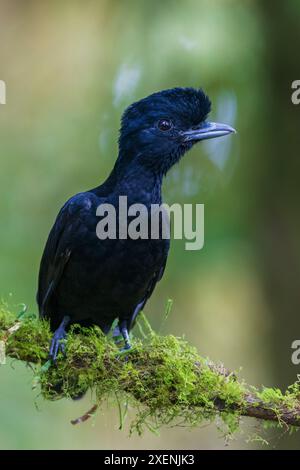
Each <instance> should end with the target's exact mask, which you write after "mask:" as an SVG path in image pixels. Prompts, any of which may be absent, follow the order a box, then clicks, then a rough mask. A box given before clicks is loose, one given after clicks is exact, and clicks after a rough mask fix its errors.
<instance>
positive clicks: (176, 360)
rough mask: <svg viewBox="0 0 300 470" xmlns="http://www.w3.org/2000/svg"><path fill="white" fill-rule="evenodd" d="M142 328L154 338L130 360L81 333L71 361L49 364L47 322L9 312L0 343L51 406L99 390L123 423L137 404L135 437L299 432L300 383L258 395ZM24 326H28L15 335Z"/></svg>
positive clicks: (100, 338)
mask: <svg viewBox="0 0 300 470" xmlns="http://www.w3.org/2000/svg"><path fill="white" fill-rule="evenodd" d="M140 321H144V328H145V326H146V328H147V334H144V338H143V340H140V339H138V338H133V349H132V350H131V351H130V352H128V353H126V354H120V351H119V350H118V348H117V346H116V345H115V344H114V343H113V342H112V341H111V339H110V338H108V337H106V336H104V335H103V333H102V332H101V331H100V329H99V328H97V327H93V328H80V327H79V326H76V325H75V326H74V327H72V328H71V330H70V332H69V333H68V338H67V342H66V356H65V357H63V356H59V357H58V360H57V362H56V364H50V363H49V362H48V348H49V342H50V338H51V333H50V329H49V324H48V322H47V321H46V320H39V319H37V318H35V317H30V316H29V317H26V316H24V318H23V319H22V320H20V319H19V320H18V319H16V317H15V316H14V315H13V314H11V313H10V312H9V310H8V309H7V308H6V307H5V306H2V307H1V308H0V341H2V342H4V344H5V350H6V355H7V356H8V357H11V358H15V359H18V360H20V361H24V362H26V363H31V364H34V365H35V383H36V382H37V381H38V382H39V383H40V387H41V394H42V396H43V397H44V399H45V400H58V399H60V398H76V397H79V396H81V395H82V394H84V393H85V392H86V391H87V390H88V389H92V390H93V391H94V394H93V395H94V397H95V398H94V399H95V403H94V405H101V403H102V402H103V401H104V400H105V399H110V398H111V397H113V398H114V400H115V403H116V405H117V406H118V407H119V414H120V421H121V423H122V421H123V416H124V405H123V404H124V403H126V404H130V405H131V407H133V408H134V409H135V411H136V413H135V418H134V419H133V421H132V423H131V431H134V430H135V431H137V432H138V433H141V432H142V431H143V429H144V427H148V428H149V429H151V430H157V429H159V428H160V427H161V426H164V425H176V424H180V425H184V426H198V425H200V424H202V423H203V422H204V421H211V422H212V421H215V420H216V418H220V419H221V420H222V421H223V423H224V425H225V427H226V429H227V433H229V434H230V433H233V432H234V431H236V430H237V429H238V427H239V420H240V417H241V416H250V417H255V418H258V419H261V420H265V421H272V422H275V423H278V425H279V426H286V427H289V426H300V401H299V400H300V384H299V383H298V382H296V383H295V384H293V385H292V386H290V387H289V388H288V389H287V391H286V392H285V393H281V391H280V390H278V389H273V388H264V389H263V390H261V391H258V390H257V389H255V388H254V387H250V386H248V385H247V384H246V383H245V382H244V381H243V380H240V379H238V378H237V375H236V374H235V373H230V372H229V371H227V370H226V369H225V368H224V367H223V366H222V365H218V364H213V363H212V362H210V361H209V360H207V359H205V358H202V357H201V356H200V355H199V354H198V353H197V351H196V349H195V348H194V347H192V346H190V345H189V344H188V342H186V341H185V340H184V339H182V338H177V337H174V336H172V335H167V336H160V335H157V334H155V333H154V332H153V331H152V330H151V327H150V326H149V324H148V322H147V321H146V319H145V318H144V317H143V316H142V319H141V320H140ZM17 322H20V323H21V324H20V325H19V328H18V329H15V330H14V329H13V328H12V327H13V326H14V325H15V324H16V323H17ZM121 403H122V405H121ZM95 408H96V407H95V406H94V407H93V409H95ZM125 408H126V406H125ZM85 419H86V418H83V419H81V420H77V422H78V421H82V420H85Z"/></svg>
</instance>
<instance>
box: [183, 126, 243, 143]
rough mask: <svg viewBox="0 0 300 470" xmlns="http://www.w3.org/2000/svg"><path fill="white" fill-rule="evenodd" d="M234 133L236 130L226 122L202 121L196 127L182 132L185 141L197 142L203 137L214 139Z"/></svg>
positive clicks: (203, 138)
mask: <svg viewBox="0 0 300 470" xmlns="http://www.w3.org/2000/svg"><path fill="white" fill-rule="evenodd" d="M232 133H234V134H235V133H236V130H235V129H234V128H233V127H231V126H228V125H227V124H221V123H219V122H204V123H202V124H201V125H200V126H197V127H196V128H193V129H190V130H188V131H185V132H183V138H184V141H185V142H191V141H194V142H198V141H200V140H205V139H214V138H215V137H221V136H223V135H227V134H232Z"/></svg>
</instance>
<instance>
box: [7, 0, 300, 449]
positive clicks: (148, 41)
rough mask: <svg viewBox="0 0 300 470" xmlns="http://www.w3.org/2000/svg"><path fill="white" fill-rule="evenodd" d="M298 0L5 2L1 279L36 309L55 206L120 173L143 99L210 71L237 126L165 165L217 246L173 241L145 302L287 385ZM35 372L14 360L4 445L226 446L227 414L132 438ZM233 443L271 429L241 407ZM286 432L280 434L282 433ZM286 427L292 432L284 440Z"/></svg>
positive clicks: (294, 237)
mask: <svg viewBox="0 0 300 470" xmlns="http://www.w3.org/2000/svg"><path fill="white" fill-rule="evenodd" d="M299 21H300V4H299V2H298V1H297V0H286V1H285V2H269V1H263V0H261V1H259V0H257V1H255V0H253V1H250V0H244V1H234V0H227V1H224V0H218V1H217V0H209V1H208V0H185V1H184V2H179V1H174V0H165V1H164V2H161V1H152V2H150V1H138V0H136V1H134V0H131V1H130V0H129V1H128V0H126V1H116V0H109V1H108V0H107V1H105V0H101V1H99V0H97V1H96V0H93V1H85V2H79V1H72V2H71V1H62V0H60V1H58V0H57V1H52V2H38V1H27V2H20V1H15V0H13V1H12V0H7V1H5V0H4V1H3V0H1V1H0V79H1V80H5V82H6V86H7V104H6V105H1V106H0V148H1V152H0V159H1V170H0V188H1V198H0V215H1V231H0V295H1V296H2V297H3V298H4V299H5V300H7V301H9V304H10V305H11V306H12V308H14V309H15V310H16V311H17V310H18V309H19V310H20V307H18V304H19V303H22V302H24V303H26V304H27V305H28V308H29V310H30V311H36V310H37V307H36V304H35V292H36V283H37V271H38V265H39V260H40V257H41V253H42V250H43V247H44V243H45V240H46V237H47V234H48V232H49V229H50V227H51V225H52V223H53V220H54V217H55V216H56V214H57V212H58V209H59V208H60V207H61V205H62V204H63V203H64V201H65V200H66V199H67V198H68V197H69V196H71V195H72V194H74V193H76V192H79V191H82V190H85V189H88V188H91V187H93V186H95V185H97V184H99V183H100V182H101V181H103V180H104V178H105V177H106V176H107V174H108V173H109V171H110V169H111V168H112V165H113V163H114V160H115V158H116V155H117V130H118V126H119V120H120V116H121V113H122V111H123V109H124V107H126V106H127V105H128V104H129V103H131V102H132V101H133V100H135V99H139V98H141V97H143V96H145V95H147V94H150V93H152V92H154V91H157V90H160V89H163V88H168V87H173V86H195V87H198V86H202V87H203V88H204V89H205V90H206V92H207V93H208V94H209V96H210V97H211V99H212V102H213V112H212V117H213V118H215V119H216V118H218V119H220V120H221V119H223V120H224V121H225V122H227V123H229V124H231V125H233V126H235V127H236V128H237V130H238V134H237V135H236V136H234V137H231V138H227V140H226V138H225V139H219V140H218V142H217V141H215V142H212V143H210V142H209V143H208V144H207V145H205V144H204V145H199V146H196V147H195V148H194V149H193V150H192V151H191V152H190V153H189V154H188V155H187V156H186V157H185V158H184V159H183V160H182V161H181V162H180V165H179V166H177V167H176V168H174V169H173V170H172V171H171V173H170V174H169V175H168V177H167V179H166V181H165V186H164V194H165V200H166V202H169V203H172V202H194V203H196V202H198V203H204V204H205V247H204V249H203V250H201V251H199V252H192V251H185V249H184V241H175V242H173V243H172V249H171V253H170V258H169V262H168V266H167V269H166V273H165V276H164V279H163V281H162V282H161V283H160V285H159V286H158V287H157V289H156V291H155V293H154V295H153V297H152V299H151V301H150V302H149V303H148V304H147V309H146V313H147V315H148V317H149V318H150V320H151V322H152V324H153V325H154V327H156V328H158V327H159V325H160V323H161V319H162V315H163V311H164V308H165V304H166V301H167V299H168V298H172V299H173V300H174V306H173V311H172V314H171V317H170V319H169V321H168V323H167V325H166V326H165V328H164V332H165V333H172V334H175V335H182V334H183V333H184V334H185V336H186V338H187V339H188V341H190V342H191V343H192V344H194V345H195V346H196V347H197V348H198V349H199V351H200V353H201V354H202V355H207V356H209V357H210V358H211V359H212V360H222V361H223V362H224V363H225V364H226V367H228V368H230V369H238V368H240V367H241V366H242V367H243V369H242V371H241V375H242V376H243V377H244V378H245V379H246V380H247V381H248V382H250V383H252V384H253V385H261V384H264V385H266V386H279V387H282V388H284V387H286V386H287V385H288V384H289V383H292V382H293V381H295V380H296V374H297V373H299V372H300V370H299V366H298V367H297V366H294V365H293V364H292V363H291V352H292V350H291V343H292V341H293V340H294V339H299V338H300V289H299V279H300V244H299V235H300V217H299V203H300V200H299V199H300V198H299V196H300V188H299V174H300V163H299V161H300V160H299V144H300V132H299V113H300V106H299V107H297V106H295V105H293V104H292V103H291V83H292V81H293V80H296V79H300V62H299V46H300V29H299ZM31 380H32V373H31V372H30V370H28V369H26V368H25V367H24V366H22V365H20V364H17V363H16V362H13V363H12V364H11V365H6V366H2V367H1V369H0V448H1V449H73V448H74V449H77V448H79V449H110V448H125V449H131V448H132V449H138V448H142V449H143V448H152V449H155V448H156V449H160V448H171V449H172V448H174V449H175V448H181V449H184V448H186V449H188V448H191V449H192V448H199V449H202V448H213V449H219V448H220V449H222V448H224V447H225V442H224V440H223V438H222V436H221V435H220V434H219V433H218V432H217V431H216V428H215V426H214V425H210V426H209V427H205V428H202V429H193V430H191V431H189V430H188V429H184V428H172V429H162V431H161V435H160V437H156V436H154V435H153V434H151V433H150V432H146V433H145V434H144V435H143V436H142V437H137V436H134V437H132V438H129V437H128V434H127V431H125V432H124V431H119V430H118V418H117V412H116V410H115V409H114V408H113V407H110V408H107V407H106V406H104V407H103V409H102V410H101V411H100V412H99V413H98V414H97V416H96V417H95V419H94V420H93V421H88V422H87V423H85V424H84V425H81V426H78V427H75V428H74V427H72V426H71V425H70V424H69V423H70V419H72V418H74V417H77V416H79V415H80V414H82V413H83V412H85V411H86V410H87V409H88V407H89V397H86V398H85V399H84V400H81V401H79V402H76V403H73V402H67V401H60V402H57V403H45V402H43V401H42V399H41V398H39V397H38V393H37V392H36V391H32V390H31ZM243 421H244V422H243V424H242V435H241V436H240V437H238V438H237V439H236V440H233V441H232V442H230V445H229V448H254V447H255V446H256V445H258V444H254V443H247V437H248V435H249V434H253V433H255V432H257V431H258V430H259V429H260V428H259V427H258V426H257V423H256V422H254V421H251V420H246V419H245V420H243ZM280 434H282V436H281V437H280ZM267 436H268V438H269V441H270V445H269V447H271V448H272V447H273V446H276V447H277V448H293V449H296V448H300V437H299V435H298V434H297V433H296V434H295V435H294V436H287V435H286V434H285V433H284V429H283V430H282V433H281V432H276V433H275V434H272V433H270V432H268V433H267ZM279 437H280V438H279Z"/></svg>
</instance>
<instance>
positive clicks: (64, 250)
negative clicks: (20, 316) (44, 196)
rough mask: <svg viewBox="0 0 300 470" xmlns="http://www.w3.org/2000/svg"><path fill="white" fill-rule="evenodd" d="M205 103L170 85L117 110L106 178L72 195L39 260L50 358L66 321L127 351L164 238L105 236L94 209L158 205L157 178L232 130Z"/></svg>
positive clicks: (159, 269)
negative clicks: (120, 342)
mask: <svg viewBox="0 0 300 470" xmlns="http://www.w3.org/2000/svg"><path fill="white" fill-rule="evenodd" d="M210 108H211V103H210V100H209V98H208V97H207V95H206V94H205V93H204V92H203V91H202V90H201V89H193V88H173V89H168V90H163V91H160V92H157V93H154V94H152V95H150V96H148V97H146V98H144V99H142V100H140V101H138V102H136V103H133V104H132V105H131V106H129V107H128V108H127V109H126V111H125V112H124V114H123V117H122V122H121V129H120V137H119V154H118V158H117V160H116V163H115V165H114V168H113V170H112V172H111V174H110V176H109V177H108V178H107V180H106V181H105V182H104V183H103V184H102V185H100V186H98V187H96V188H94V189H91V190H89V191H86V192H82V193H79V194H76V195H75V196H73V197H71V199H69V200H68V201H67V202H66V203H65V205H64V206H63V207H62V209H61V210H60V212H59V214H58V216H57V218H56V221H55V223H54V225H53V227H52V229H51V231H50V234H49V237H48V240H47V243H46V246H45V249H44V253H43V256H42V260H41V265H40V272H39V283H38V293H37V302H38V306H39V313H40V316H41V317H46V318H49V319H50V326H51V329H52V331H54V335H53V339H52V342H51V346H50V357H51V358H52V359H53V360H55V359H56V356H57V354H58V351H59V350H62V352H64V341H61V340H62V339H64V338H65V337H66V331H67V327H68V326H70V325H71V324H72V323H78V324H81V325H84V326H89V325H98V326H99V327H100V328H101V329H102V331H103V332H104V333H105V334H107V333H108V332H109V331H110V329H111V326H112V323H113V322H114V320H115V319H118V327H117V328H116V331H115V334H116V335H117V334H120V333H121V334H122V336H123V338H124V342H125V348H130V342H129V335H128V332H129V331H130V329H131V328H132V325H133V324H134V320H135V318H136V316H137V314H138V313H139V311H140V310H141V309H142V308H143V307H144V305H145V303H146V302H147V300H148V299H149V297H150V296H151V294H152V292H153V290H154V288H155V285H156V283H157V282H158V281H159V280H160V279H161V278H162V276H163V273H164V269H165V265H166V261H167V256H168V250H169V240H168V239H162V238H161V237H160V238H159V239H156V240H155V239H154V240H153V239H148V240H145V239H137V240H133V239H130V238H128V239H118V238H116V239H106V240H100V239H99V238H98V237H97V235H96V226H97V223H98V222H99V217H98V216H97V215H96V211H97V208H98V207H99V206H100V205H101V204H103V203H110V204H112V205H114V206H115V207H116V211H117V212H118V198H119V196H121V195H122V196H127V198H128V206H129V205H131V204H133V203H142V204H144V205H145V206H146V207H147V208H150V205H151V204H161V202H162V198H161V186H162V180H163V177H164V176H165V175H166V173H167V172H168V170H169V169H170V168H171V167H172V166H173V165H174V164H175V163H177V162H178V161H179V160H180V158H181V157H182V156H183V155H184V153H185V152H186V151H187V150H189V149H190V148H191V147H192V146H193V145H194V144H195V143H197V142H199V141H201V140H204V139H210V138H214V137H218V136H223V135H226V134H229V133H232V132H234V129H233V128H232V127H230V126H227V125H225V124H218V123H212V122H207V121H206V118H207V115H208V113H209V112H210Z"/></svg>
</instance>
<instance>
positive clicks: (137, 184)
mask: <svg viewBox="0 0 300 470" xmlns="http://www.w3.org/2000/svg"><path fill="white" fill-rule="evenodd" d="M107 182H109V186H110V188H111V192H113V193H114V194H117V195H118V196H127V198H128V204H135V203H140V204H144V205H146V206H150V204H161V186H162V175H160V174H159V173H156V172H154V171H153V170H152V169H151V168H146V167H145V166H143V165H142V164H140V163H139V161H138V158H136V159H133V160H132V161H131V162H128V161H127V162H126V163H125V162H123V159H122V158H120V156H119V158H118V159H117V161H116V163H115V166H114V168H113V170H112V172H111V174H110V176H109V177H108V180H107Z"/></svg>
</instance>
